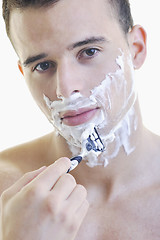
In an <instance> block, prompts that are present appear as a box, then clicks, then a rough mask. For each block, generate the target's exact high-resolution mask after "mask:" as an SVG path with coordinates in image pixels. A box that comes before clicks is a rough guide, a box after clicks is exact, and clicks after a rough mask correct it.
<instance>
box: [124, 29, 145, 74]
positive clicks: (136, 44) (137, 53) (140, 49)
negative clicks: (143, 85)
mask: <svg viewBox="0 0 160 240" xmlns="http://www.w3.org/2000/svg"><path fill="white" fill-rule="evenodd" d="M146 40H147V35H146V32H145V30H144V29H143V27H141V26H140V25H135V26H134V27H133V28H132V30H131V31H130V32H129V33H128V41H129V47H130V50H131V54H132V61H133V65H134V68H135V69H139V68H140V67H141V66H142V65H143V63H144V61H145V58H146V54H147V49H146Z"/></svg>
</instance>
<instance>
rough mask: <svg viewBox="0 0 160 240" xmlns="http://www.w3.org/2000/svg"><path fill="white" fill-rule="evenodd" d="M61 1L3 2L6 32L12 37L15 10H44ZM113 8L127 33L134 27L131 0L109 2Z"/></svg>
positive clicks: (4, 0) (22, 0) (23, 0)
mask: <svg viewBox="0 0 160 240" xmlns="http://www.w3.org/2000/svg"><path fill="white" fill-rule="evenodd" d="M59 1H60V0H3V18H4V21H5V25H6V31H7V34H8V36H9V37H10V28H9V25H10V24H9V22H10V13H11V11H12V10H13V9H21V10H24V9H25V8H29V7H32V8H42V7H48V6H50V5H53V4H55V3H56V2H59ZM107 1H108V2H109V3H110V5H111V7H112V8H113V10H114V12H115V15H116V17H117V19H118V21H119V23H120V25H121V27H122V29H123V31H124V33H127V32H128V31H129V29H130V28H132V27H133V19H132V15H131V9H130V3H129V0H107Z"/></svg>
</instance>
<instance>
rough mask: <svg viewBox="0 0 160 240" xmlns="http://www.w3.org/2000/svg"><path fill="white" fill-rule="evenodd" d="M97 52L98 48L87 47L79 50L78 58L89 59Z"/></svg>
mask: <svg viewBox="0 0 160 240" xmlns="http://www.w3.org/2000/svg"><path fill="white" fill-rule="evenodd" d="M99 52H100V50H99V49H97V48H88V49H85V50H83V51H81V52H80V54H79V56H78V58H79V59H80V58H85V59H90V58H93V57H95V56H97V54H98V53H99Z"/></svg>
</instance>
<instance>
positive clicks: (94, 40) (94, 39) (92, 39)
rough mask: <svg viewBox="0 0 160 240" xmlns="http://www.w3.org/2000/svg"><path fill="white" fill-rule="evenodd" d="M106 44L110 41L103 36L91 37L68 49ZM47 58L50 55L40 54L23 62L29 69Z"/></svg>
mask: <svg viewBox="0 0 160 240" xmlns="http://www.w3.org/2000/svg"><path fill="white" fill-rule="evenodd" d="M104 42H109V41H108V40H107V39H106V38H105V37H101V36H100V37H90V38H86V39H85V40H83V41H79V42H76V43H73V44H72V45H70V46H69V47H68V49H69V50H73V49H74V48H77V47H82V46H84V45H87V44H93V43H104ZM47 56H48V54H45V53H41V54H38V55H35V56H31V57H28V58H27V59H26V60H25V61H24V62H23V66H24V67H27V66H28V65H30V64H31V63H34V62H36V61H38V60H40V59H43V58H45V57H47Z"/></svg>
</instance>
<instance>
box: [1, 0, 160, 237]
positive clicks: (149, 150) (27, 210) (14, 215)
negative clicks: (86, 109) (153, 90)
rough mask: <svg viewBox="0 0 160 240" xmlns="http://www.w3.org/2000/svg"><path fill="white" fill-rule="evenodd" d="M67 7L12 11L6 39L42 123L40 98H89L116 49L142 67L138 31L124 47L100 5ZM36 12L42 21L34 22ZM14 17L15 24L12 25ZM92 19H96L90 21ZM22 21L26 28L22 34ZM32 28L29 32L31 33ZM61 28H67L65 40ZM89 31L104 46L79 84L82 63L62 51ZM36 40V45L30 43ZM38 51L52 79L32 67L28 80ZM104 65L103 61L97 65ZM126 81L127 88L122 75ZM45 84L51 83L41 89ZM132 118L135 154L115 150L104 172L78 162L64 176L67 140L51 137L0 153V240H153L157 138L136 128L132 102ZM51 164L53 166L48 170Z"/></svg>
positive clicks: (157, 231) (159, 179) (158, 225)
mask: <svg viewBox="0 0 160 240" xmlns="http://www.w3.org/2000/svg"><path fill="white" fill-rule="evenodd" d="M66 2H67V1H62V3H61V1H60V2H59V3H57V5H55V6H53V7H51V9H50V10H49V11H47V10H44V9H38V10H35V9H27V10H25V11H24V12H19V11H15V12H14V13H13V16H12V19H13V22H12V24H11V32H12V38H13V42H14V44H15V47H16V50H17V53H18V55H19V58H20V61H19V67H20V69H21V71H22V72H23V74H24V77H25V79H26V82H27V84H28V87H29V89H30V90H31V93H32V95H33V97H34V98H35V100H36V102H37V104H38V106H39V107H40V108H41V109H42V110H43V112H44V113H45V115H46V116H47V117H48V118H50V115H49V114H50V113H49V111H48V109H47V107H46V105H45V103H44V101H43V93H45V94H46V95H47V96H49V97H50V99H52V100H57V99H58V96H59V95H62V96H64V97H69V96H70V94H72V93H73V92H74V91H75V90H76V91H77V90H78V91H79V92H80V93H83V94H84V95H85V96H88V95H89V90H90V89H92V88H93V87H94V86H97V85H98V84H100V82H101V81H102V79H103V77H104V74H106V71H108V72H109V71H113V70H114V69H115V62H114V61H112V60H114V59H115V57H116V56H117V54H118V50H117V49H119V48H121V49H122V50H123V52H125V54H128V53H131V55H132V61H133V65H134V67H135V69H138V68H140V67H141V65H142V64H143V62H144V60H145V56H146V36H145V31H144V30H143V28H142V27H141V26H135V27H134V28H133V30H132V31H131V32H130V33H129V34H128V36H127V40H128V42H126V38H125V37H124V35H123V34H122V30H121V28H120V26H119V24H118V23H117V21H116V20H114V19H112V17H111V16H110V14H109V12H108V15H107V10H106V9H105V12H104V10H103V9H104V5H103V4H104V1H103V0H101V1H99V2H101V3H100V4H99V3H97V1H93V0H92V1H87V2H86V1H85V0H84V1H81V4H80V6H81V7H77V4H78V6H79V3H78V1H76V2H75V1H74V0H70V4H69V7H67V6H68V5H67V4H66ZM82 3H83V4H82ZM84 7H85V9H90V8H92V9H91V13H92V14H93V15H92V14H90V15H89V16H88V14H84V15H82V12H81V11H82V9H84ZM74 8H75V9H76V10H77V11H76V16H77V17H76V18H75V19H74V21H73V16H72V14H70V11H72V12H73V10H74ZM41 11H43V16H44V18H43V21H41V18H40V16H41V14H42V12H41ZM63 12H65V14H64V15H63V14H62V13H63ZM85 13H86V12H85ZM64 16H65V17H64ZM100 16H102V18H101V17H100ZM90 17H91V19H90ZM103 17H104V22H103ZM20 18H21V21H17V20H19V19H20ZM88 18H89V19H88ZM93 19H97V20H96V22H94V20H93ZM99 19H100V20H101V21H100V22H99V21H98V20H99ZM50 20H51V21H50ZM83 21H84V22H85V23H88V24H84V22H83ZM24 22H25V25H26V26H28V28H24V27H23V26H24ZM33 22H34V26H35V27H34V26H32V28H31V25H33V24H32V23H33ZM106 22H107V25H105V24H106ZM55 23H56V24H55ZM78 23H79V25H78V26H79V30H77V24H78ZM80 23H81V24H80ZM65 24H66V25H67V24H70V25H69V26H70V34H68V30H67V28H66V25H65ZM92 24H93V25H92ZM113 25H114V27H115V29H116V31H115V32H114V31H113V29H114V28H112V27H113ZM39 26H40V27H39ZM93 26H94V27H93ZM96 26H97V28H96ZM100 26H101V27H100ZM106 26H107V27H106ZM13 29H14V30H13ZM31 29H32V30H33V31H31ZM91 29H92V30H93V31H94V32H92V35H93V33H94V34H98V35H105V34H106V35H105V36H108V38H109V42H110V45H109V47H107V46H108V45H107V44H108V43H105V44H104V43H103V46H102V45H100V46H99V44H98V46H97V45H96V47H99V48H102V49H103V51H102V52H103V54H102V56H101V54H100V55H96V56H98V57H94V60H92V61H93V62H90V64H89V66H88V65H87V67H85V74H86V76H87V77H86V79H88V80H87V81H86V79H85V75H84V74H82V73H83V71H84V69H81V68H82V67H83V66H84V65H85V64H84V62H86V58H85V59H81V62H80V63H79V62H77V60H75V58H74V55H75V53H76V52H75V51H77V50H75V49H74V51H73V52H72V51H68V50H67V46H68V45H69V44H70V43H72V42H75V41H77V40H82V39H84V38H85V37H86V36H87V35H85V36H84V35H83V34H87V33H88V32H90V31H92V30H91ZM53 32H54V33H55V32H56V34H53ZM50 33H52V34H50ZM22 36H23V37H22ZM46 36H47V37H46ZM62 36H63V37H62ZM87 37H88V36H87ZM73 38H74V39H73ZM37 39H41V41H38V42H37ZM26 43H28V44H26ZM53 43H55V45H54V44H53ZM51 46H52V48H51ZM55 46H56V47H55ZM85 47H90V48H91V47H93V46H92V45H91V46H90V45H89V46H88V45H87V46H85ZM33 49H34V50H35V52H34V53H33ZM57 49H58V51H57ZM106 49H107V51H106ZM40 50H43V52H46V53H47V54H49V53H50V55H49V57H47V58H46V57H45V61H46V60H48V58H49V60H50V59H51V60H52V61H53V60H54V61H56V63H57V70H56V74H52V71H53V69H52V68H51V69H49V71H47V72H45V73H42V74H41V73H40V72H39V68H38V71H37V72H34V73H33V72H32V71H31V69H33V67H35V65H37V64H38V63H39V61H36V62H35V63H32V64H31V65H29V66H28V67H25V66H24V65H23V62H24V61H25V60H26V58H27V57H28V56H31V54H33V55H34V54H35V55H36V54H38V53H40V52H41V51H40ZM80 50H81V49H78V51H80ZM108 51H109V53H108ZM85 57H86V53H85ZM108 57H109V60H108ZM83 58H84V56H83ZM97 59H99V60H97ZM104 59H106V62H105V64H104V65H103V64H102V62H104ZM41 61H44V59H43V60H41ZM87 61H88V60H87ZM90 61H91V60H90ZM101 61H102V62H101ZM99 63H100V65H97V64H99ZM70 64H71V68H70V67H69V66H70ZM96 65H97V66H98V67H97V68H96V67H95V66H96ZM106 67H107V70H106ZM73 69H74V70H75V72H74V71H72V70H73ZM93 69H94V70H93ZM62 70H63V71H62ZM67 73H69V74H67ZM77 76H78V77H77ZM126 76H127V77H128V78H127V79H128V82H129V81H130V77H129V75H128V71H126ZM44 78H45V79H49V80H50V81H49V80H48V82H47V83H46V81H45V82H44V81H43V80H44ZM75 79H76V81H75ZM83 79H84V80H83ZM91 80H92V81H91ZM115 101H117V99H116V96H115ZM116 107H117V108H115V109H113V116H114V112H116V111H118V110H119V109H120V107H121V106H119V105H118V101H117V106H116ZM129 107H130V106H127V107H126V109H125V110H126V111H127V110H128V108H129ZM124 114H125V113H124ZM136 114H137V116H138V119H139V123H138V129H137V131H136V132H135V133H134V134H133V135H132V136H131V139H130V140H131V141H133V142H135V143H136V149H135V151H134V152H133V153H131V154H130V155H129V156H127V155H126V153H125V151H124V149H123V148H121V149H120V152H119V154H118V156H117V157H116V158H114V159H112V161H111V162H110V163H109V165H108V166H107V167H106V168H104V167H101V166H98V167H94V168H89V167H88V166H87V165H86V163H85V162H84V161H82V162H81V164H80V165H79V166H78V167H77V168H76V169H75V170H74V171H72V172H71V173H70V174H66V172H67V169H68V168H69V166H70V161H69V159H68V158H70V157H71V153H70V151H69V149H68V145H67V143H66V141H65V140H64V139H63V138H62V137H61V136H56V135H55V133H51V134H49V135H46V136H44V137H42V138H40V139H37V140H35V141H32V142H29V143H27V144H23V145H21V146H17V147H14V148H12V149H9V150H6V151H3V152H2V153H1V154H0V166H1V168H0V169H1V170H0V192H1V193H2V198H1V202H2V205H1V212H2V216H3V218H2V220H3V221H2V225H1V228H2V231H1V232H2V233H3V234H4V235H3V236H1V239H2V240H9V239H11V238H12V239H13V240H17V239H24V240H28V239H34V240H40V239H41V240H49V239H56V240H63V239H65V240H66V239H67V240H72V239H75V240H81V239H93V240H99V239H101V240H106V239H111V240H118V239H119V240H122V239H123V240H128V239H130V240H135V239H137V240H150V239H154V240H159V239H160V214H159V213H160V205H159V198H160V191H159V184H160V176H159V172H160V161H159V154H160V150H159V145H160V138H159V137H158V136H155V135H154V134H152V133H150V132H149V131H148V130H146V129H145V128H144V127H143V125H142V120H141V116H140V111H139V107H138V102H136ZM64 157H65V158H64ZM66 157H68V158H66ZM57 160H58V161H57ZM55 161H57V162H56V163H54V162H55ZM53 163H54V164H53ZM43 166H45V167H43ZM41 167H43V168H41ZM39 168H41V169H39ZM37 169H39V170H37ZM35 170H36V171H35ZM24 174H25V175H24ZM13 184H14V185H13ZM15 220H16V221H15ZM15 222H16V224H15ZM6 223H7V224H6ZM6 225H7V227H8V228H7V230H6ZM26 232H27V234H26Z"/></svg>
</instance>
